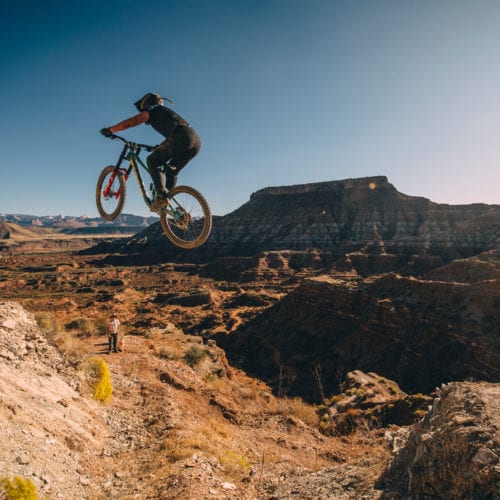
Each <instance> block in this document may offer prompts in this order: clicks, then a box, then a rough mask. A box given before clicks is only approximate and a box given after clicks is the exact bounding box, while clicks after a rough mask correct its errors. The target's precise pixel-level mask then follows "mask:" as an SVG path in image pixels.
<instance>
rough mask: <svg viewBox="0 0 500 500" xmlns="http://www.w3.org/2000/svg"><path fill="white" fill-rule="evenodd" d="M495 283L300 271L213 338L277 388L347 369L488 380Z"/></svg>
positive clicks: (492, 375)
mask: <svg viewBox="0 0 500 500" xmlns="http://www.w3.org/2000/svg"><path fill="white" fill-rule="evenodd" d="M499 304H500V282H499V281H498V280H486V281H482V282H472V283H455V282H441V281H440V282H433V281H426V280H420V279H415V278H411V277H410V278H408V277H402V276H399V275H396V274H394V273H389V274H385V275H382V276H378V277H372V278H368V279H365V280H361V281H342V280H338V279H333V278H331V277H329V276H321V277H318V278H308V279H305V280H304V281H303V282H302V283H301V285H300V286H298V287H297V288H296V289H295V290H294V291H292V292H291V293H290V294H288V295H287V296H285V297H284V298H283V299H282V300H281V301H280V302H279V303H278V304H276V305H275V306H273V307H271V308H270V309H267V310H266V311H264V312H263V313H261V315H259V316H257V318H256V319H254V320H253V321H251V322H250V323H248V324H247V325H246V326H244V327H243V328H241V329H240V331H239V332H236V333H233V334H232V335H231V336H229V337H227V338H226V337H221V338H220V339H219V340H218V342H220V343H223V344H224V345H225V347H226V349H227V351H228V353H229V355H230V359H232V360H233V361H235V362H240V363H242V365H243V366H244V367H245V368H246V369H248V370H250V371H251V372H252V373H256V374H258V375H260V376H262V377H264V378H266V379H267V380H269V381H271V382H272V383H274V385H275V387H278V386H280V387H281V388H282V389H283V388H286V389H287V390H288V391H289V392H290V393H292V394H298V395H301V396H304V397H306V398H308V399H314V397H317V396H318V390H317V389H318V387H317V386H318V384H317V381H315V380H314V377H313V375H312V373H311V370H312V368H313V367H315V366H320V367H321V373H322V384H323V386H324V392H325V393H326V394H332V393H334V392H336V391H337V390H338V385H339V381H340V380H341V379H342V378H343V376H344V375H345V373H346V372H348V371H352V370H356V369H359V370H363V371H366V372H368V371H373V372H376V373H378V374H380V375H383V376H384V377H388V378H390V379H392V380H396V381H397V382H398V384H399V385H400V386H401V387H402V389H403V390H405V391H408V392H424V393H427V392H429V391H432V390H433V389H434V387H436V386H438V385H440V384H441V383H442V382H449V381H453V380H464V379H465V378H467V377H474V378H475V379H478V380H487V381H496V380H499V378H500V370H499V367H500V358H499V355H498V352H499V345H498V342H499V341H498V339H499V338H500V330H499V328H500V325H499V324H498V308H499Z"/></svg>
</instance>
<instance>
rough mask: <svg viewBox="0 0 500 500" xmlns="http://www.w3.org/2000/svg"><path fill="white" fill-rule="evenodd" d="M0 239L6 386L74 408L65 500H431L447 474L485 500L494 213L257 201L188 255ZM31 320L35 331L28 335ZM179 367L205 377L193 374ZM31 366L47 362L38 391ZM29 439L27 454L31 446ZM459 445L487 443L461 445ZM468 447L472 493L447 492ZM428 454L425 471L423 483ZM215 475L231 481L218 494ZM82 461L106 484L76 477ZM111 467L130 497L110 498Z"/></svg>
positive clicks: (320, 188) (489, 477)
mask: <svg viewBox="0 0 500 500" xmlns="http://www.w3.org/2000/svg"><path fill="white" fill-rule="evenodd" d="M3 217H4V221H3V226H2V227H3V232H2V233H1V235H2V242H3V246H2V245H0V300H3V301H6V302H5V304H7V303H8V304H11V305H9V306H7V305H4V306H2V307H3V309H2V310H4V311H6V312H5V314H6V315H7V316H8V315H9V314H10V315H11V316H13V317H14V319H15V321H14V320H13V322H9V321H7V320H8V318H7V320H4V324H6V325H7V326H9V325H11V326H12V328H8V329H7V330H6V332H7V333H8V336H9V339H10V340H9V342H6V343H5V345H4V346H3V351H2V352H3V354H1V353H0V358H1V361H2V363H3V364H4V365H5V366H4V368H5V369H4V371H3V372H2V373H3V374H4V376H5V380H6V384H7V385H8V384H12V385H13V387H15V386H17V384H18V383H17V382H14V376H15V373H17V372H16V371H15V370H24V371H26V372H29V371H30V370H35V372H36V374H37V375H36V377H41V379H43V378H44V376H43V373H45V374H46V376H45V380H44V381H43V385H44V386H46V387H50V384H51V380H56V378H57V377H60V378H61V379H64V383H66V384H68V388H65V389H64V391H65V392H64V394H66V396H64V398H63V399H64V400H66V401H69V408H70V409H71V408H72V407H73V406H75V408H74V410H75V411H76V410H77V411H78V412H85V414H89V415H90V414H92V417H91V421H92V422H93V424H92V428H93V429H94V433H95V435H93V437H92V438H91V437H90V435H89V434H88V431H87V430H82V431H81V433H80V434H79V435H78V440H79V441H78V442H79V443H80V444H81V443H83V444H81V446H80V444H79V445H75V443H74V442H73V445H72V446H74V447H76V448H75V449H74V450H72V460H74V461H73V462H71V464H69V465H68V467H70V468H71V470H67V471H66V472H64V474H66V473H67V474H69V476H68V477H71V478H72V479H70V480H69V483H70V484H71V487H72V488H74V489H73V490H72V491H73V493H74V494H76V493H75V492H77V491H78V496H80V497H82V498H84V497H89V498H96V497H100V496H99V495H101V496H102V497H103V498H104V497H106V495H109V494H111V492H113V495H114V496H116V495H118V496H120V497H123V498H131V497H132V496H133V495H139V497H143V498H146V497H148V495H150V496H151V495H152V496H155V495H156V496H157V497H168V496H170V497H171V498H201V497H207V498H210V497H213V498H249V499H250V498H293V497H295V498H305V497H308V495H309V496H311V495H312V496H314V495H316V497H318V498H400V496H398V495H405V494H407V495H410V494H411V495H416V496H418V495H431V496H432V494H436V495H439V494H441V493H442V492H443V491H445V490H444V489H443V488H442V486H441V485H440V483H439V481H442V480H443V478H444V477H445V476H446V475H447V474H448V477H452V478H453V479H450V481H451V482H455V483H456V484H457V488H458V489H459V490H460V489H461V490H462V491H464V492H468V493H470V492H472V493H470V494H471V497H473V498H494V495H495V491H496V488H497V482H498V471H497V463H498V455H499V450H498V440H496V438H495V437H494V436H495V432H497V431H495V429H498V419H497V417H495V414H496V415H498V412H496V410H495V408H496V407H495V400H497V399H496V396H495V394H497V391H498V382H499V375H500V359H499V354H498V353H499V339H500V320H499V318H500V206H499V205H486V204H474V205H445V204H438V203H434V202H432V201H430V200H427V199H425V198H422V197H413V196H409V195H405V194H402V193H400V192H398V191H397V189H396V188H395V187H394V186H393V185H392V184H390V183H389V181H388V179H387V178H386V177H384V176H374V177H369V178H362V179H346V180H339V181H331V182H323V183H315V184H305V185H299V186H283V187H269V188H265V189H262V190H260V191H258V192H256V193H254V194H252V195H251V197H250V200H249V201H248V202H247V203H245V204H244V205H242V206H241V207H240V208H238V209H237V210H235V211H234V212H232V213H230V214H228V215H225V216H222V217H215V218H214V221H213V231H212V234H211V236H210V237H209V239H208V240H207V242H206V243H205V244H204V245H203V246H202V247H201V248H199V249H197V250H192V251H181V250H180V249H178V248H176V247H174V246H173V245H171V244H170V243H169V242H168V240H167V239H166V238H165V237H164V236H163V235H162V233H161V228H160V225H159V223H158V222H155V220H154V219H153V220H151V221H149V220H148V221H143V222H141V223H139V219H138V220H135V219H130V218H129V219H128V221H127V219H126V220H121V221H118V223H117V225H116V229H115V228H114V227H113V225H112V224H111V225H109V224H107V225H103V226H100V225H98V224H94V223H91V224H90V225H88V226H85V224H84V226H85V227H83V229H81V228H82V226H81V224H83V223H82V221H79V222H78V224H77V225H80V229H79V232H78V233H75V232H73V233H71V232H69V231H68V229H67V227H66V228H65V229H62V228H59V229H56V228H54V227H46V226H44V225H42V226H41V225H40V223H36V224H31V225H30V223H23V225H21V224H17V223H16V222H13V221H12V220H10V219H9V220H7V218H8V217H7V216H5V215H4V216H3ZM17 217H18V222H19V220H24V221H26V220H28V219H29V217H28V216H27V218H23V217H20V216H17ZM131 221H133V222H131ZM75 224H76V223H75V222H72V225H73V226H74V225H75ZM148 224H149V225H148ZM120 228H121V229H120ZM133 228H135V229H133ZM76 229H78V228H76ZM74 230H75V228H73V230H72V231H74ZM41 240H42V241H43V243H41V242H40V241H41ZM62 241H64V243H61V242H62ZM12 304H13V305H12ZM17 307H21V308H22V309H21V310H18V309H17ZM12 308H13V309H12ZM9 311H10V312H9ZM12 311H14V312H12ZM111 311H113V312H115V313H117V314H118V316H119V318H120V320H121V321H122V323H123V326H124V332H125V336H124V344H123V352H122V353H119V354H116V355H115V356H113V355H107V354H106V353H105V352H103V351H102V347H100V346H102V345H103V343H104V342H105V335H104V332H103V331H102V329H100V328H99V325H100V324H102V323H103V322H104V321H105V320H106V318H107V317H109V314H110V313H111ZM31 315H32V316H31ZM27 318H28V319H27ZM33 318H38V320H37V321H38V323H39V325H40V326H43V324H44V321H45V323H47V321H48V322H49V323H50V325H51V326H50V328H48V329H47V328H45V330H44V329H43V328H41V330H40V331H38V330H36V322H35V321H34V319H33ZM40 318H42V319H43V318H44V321H41V319H40ZM49 320H50V321H49ZM77 320H78V321H77ZM5 321H7V323H5ZM26 323H27V324H29V325H28V326H29V327H28V331H25V330H23V328H26V325H25V324H26ZM18 324H20V325H21V326H20V327H18V326H16V325H18ZM89 324H92V325H93V327H92V328H90V327H88V325H89ZM22 325H25V326H22ZM84 325H87V326H84ZM6 328H7V327H6ZM15 332H19V334H20V337H21V338H22V339H21V341H19V339H17V337H16V333H15ZM7 333H5V334H4V336H5V335H7ZM5 338H7V337H5ZM16 339H17V340H16ZM33 339H34V340H33ZM18 342H20V344H18ZM33 342H34V343H35V344H37V343H38V344H40V348H36V349H34V348H33V347H32V345H33ZM16 345H17V346H18V348H16V349H14V347H12V346H16ZM193 345H194V346H198V348H199V349H201V350H202V351H203V352H206V359H205V360H204V361H202V362H200V364H195V365H193V366H190V365H188V364H186V362H185V360H184V355H185V353H186V352H187V350H188V349H189V348H190V347H192V346H193ZM49 354H50V356H49ZM91 355H92V356H94V355H98V356H101V357H102V358H103V359H105V361H106V362H107V363H108V364H109V366H110V369H111V375H112V379H114V382H115V384H116V390H115V393H114V395H113V398H112V400H111V403H109V405H101V404H98V403H97V402H95V401H93V400H92V399H91V398H89V397H88V394H86V392H85V386H84V385H82V383H79V384H76V383H75V380H79V377H80V375H79V373H80V372H79V366H80V364H81V362H82V360H83V359H85V358H86V357H88V356H91ZM47 356H49V357H50V358H51V359H56V357H57V360H58V361H57V363H56V366H58V368H57V370H56V371H55V372H54V371H53V370H54V367H53V366H52V365H53V363H52V362H50V361H49V358H48V357H47ZM26 363H27V364H26ZM7 367H10V368H9V370H11V371H9V374H8V375H7ZM139 367H140V368H139ZM30 373H31V372H30ZM130 374H132V376H129V375H130ZM7 377H10V378H7ZM36 377H35V375H33V380H35V379H36V380H38V378H36ZM57 384H59V385H60V386H61V387H62V385H61V384H63V381H58V382H57ZM75 384H76V385H75ZM4 387H5V384H4ZM34 390H35V389H32V388H29V389H28V391H34ZM47 390H48V389H47ZM71 391H73V392H71ZM16 394H17V396H16V397H18V398H22V391H21V392H19V393H17V392H16ZM464 394H465V395H469V396H464ZM471 395H473V397H474V398H476V399H477V401H478V403H477V404H476V405H475V406H474V408H472V409H471V408H469V407H468V406H467V403H466V401H467V399H470V398H471V397H472V396H471ZM28 396H29V393H28ZM11 397H13V396H12V395H11V394H10V393H9V392H7V391H5V392H4V393H3V394H2V398H3V400H4V401H10V398H11ZM47 397H48V396H47ZM49 399H50V398H49ZM16 401H17V402H15V401H14V402H12V401H11V402H9V403H8V404H9V405H10V406H11V407H12V408H14V411H11V410H8V406H7V407H6V408H7V410H5V415H4V416H5V418H4V422H5V425H6V427H5V429H7V431H6V432H11V433H12V434H13V435H16V436H18V435H19V436H20V434H19V432H20V431H19V427H16V425H18V424H16V412H17V416H19V415H21V414H22V415H23V418H25V417H26V419H27V421H28V428H30V425H29V421H30V420H29V417H28V416H27V415H25V414H24V413H23V410H21V407H23V406H24V405H28V400H27V399H26V400H23V402H19V401H21V400H19V399H18V400H16ZM166 401H168V403H166ZM440 401H441V402H440ZM464 401H465V402H464ZM299 402H300V403H299ZM40 404H42V403H40ZM43 404H45V403H43ZM16 405H20V407H18V406H16ZM54 405H55V406H54V407H55V408H58V407H60V406H61V404H60V403H59V404H58V402H57V401H55V402H54ZM162 405H163V406H165V405H166V406H165V408H163V407H162ZM26 408H28V406H26ZM64 408H67V407H64ZM58 409H59V410H60V408H58ZM429 409H431V410H430V412H429ZM64 411H66V410H64ZM67 411H68V412H69V411H70V410H67ZM59 413H60V411H59ZM427 415H429V416H427ZM450 415H451V416H450ZM455 417H456V420H453V419H454V418H455ZM89 418H90V417H89ZM450 419H451V420H453V422H454V423H453V427H454V429H455V430H456V432H457V434H456V438H455V437H453V438H452V439H453V440H455V439H456V446H455V445H454V446H455V447H454V448H453V449H452V447H450V449H449V450H448V451H449V453H450V454H451V455H453V453H455V455H453V456H454V457H455V458H454V459H453V460H455V461H448V462H447V459H446V458H445V455H446V450H444V451H443V452H442V453H440V448H443V446H442V444H441V443H442V442H443V441H442V440H443V439H445V438H442V437H441V436H442V435H444V436H448V434H446V432H447V430H446V429H448V427H449V425H450V424H449V422H450ZM31 422H32V424H33V426H34V427H33V428H31V430H30V431H29V432H32V433H34V434H37V432H38V431H36V426H37V425H42V426H43V424H42V423H40V422H39V423H36V422H34V421H33V420H32V421H31ZM433 422H434V423H433ZM13 426H14V427H13ZM433 426H434V427H433ZM468 426H476V427H478V428H480V429H482V430H481V431H480V432H479V433H476V434H474V433H469V434H467V436H468V437H467V439H466V440H465V441H461V439H462V437H463V435H464V432H465V431H466V430H467V428H468ZM43 432H48V431H47V430H45V431H43ZM55 432H56V431H55V429H52V428H51V429H50V433H52V434H53V433H55ZM68 432H69V431H68ZM50 433H49V434H50ZM63 434H64V432H63V433H62V434H61V435H59V434H58V435H57V436H56V437H50V436H48V437H46V439H55V440H56V442H57V443H58V445H57V446H59V444H60V443H61V442H62V443H63V444H62V445H61V447H60V448H58V450H59V451H58V452H57V453H60V457H61V460H62V462H64V460H63V458H62V457H63V456H64V449H65V445H64V442H65V441H64V439H65V438H64V436H66V434H64V436H63ZM90 434H92V432H90ZM207 434H208V436H207ZM428 434H432V435H433V436H435V438H436V440H437V441H436V444H434V441H433V440H432V439H430V438H427V437H425V436H427V435H428ZM96 436H97V437H98V439H96ZM106 436H107V437H106ZM461 436H462V437H461ZM128 437H130V438H131V439H130V440H129V441H127V440H128ZM4 438H5V435H4V436H3V439H4ZM20 442H24V441H23V440H22V439H21V441H20ZM131 443H134V445H133V446H132V444H131ZM453 443H455V441H453ZM174 444H175V446H176V447H177V448H176V449H175V450H174V449H173V446H174ZM216 444H217V446H216ZM129 445H130V446H129ZM67 446H69V445H67V444H66V447H67ZM467 446H468V449H469V452H468V453H467V454H466V460H467V462H466V463H465V465H464V464H462V465H461V466H460V467H462V466H463V467H466V466H467V467H468V466H469V465H470V467H471V468H472V469H473V470H474V471H475V473H474V474H475V475H471V476H470V478H469V482H468V483H467V481H465V480H464V481H462V480H461V479H460V480H459V478H458V476H457V475H455V472H453V471H452V469H456V468H457V466H456V464H457V463H458V462H459V461H460V456H461V454H462V455H463V456H465V455H464V454H463V453H461V451H460V450H463V449H464V447H467ZM41 447H42V448H43V445H41ZM45 447H47V446H46V445H45ZM7 448H8V447H4V450H7ZM21 448H22V449H21ZM179 448H182V449H183V450H184V451H185V454H183V455H182V457H181V456H179V457H178V458H176V459H175V460H173V461H172V460H171V458H172V457H173V456H177V455H176V453H177V452H178V451H179V450H178V449H179ZM424 448H425V450H428V451H426V453H429V454H432V457H433V458H432V460H433V463H435V464H436V463H437V464H441V465H440V466H439V467H438V471H437V472H436V471H434V473H433V474H431V473H429V475H428V476H425V477H424V475H423V474H421V468H422V462H421V460H422V458H421V454H422V450H423V449H424ZM8 450H9V451H8V457H10V458H9V460H10V461H9V460H5V461H4V462H5V463H4V464H3V467H4V469H6V470H11V471H12V473H15V474H20V473H21V472H23V471H25V470H27V469H30V465H29V463H32V464H35V465H36V467H35V469H36V471H34V473H35V474H34V477H35V479H34V480H35V482H36V484H37V486H38V487H39V488H41V489H42V490H43V491H46V492H47V493H50V494H54V493H55V492H56V491H64V488H65V487H66V488H69V486H65V485H64V482H63V481H61V480H59V479H57V476H58V473H60V474H61V478H63V477H66V476H64V474H63V472H62V469H61V470H59V469H57V467H56V468H55V469H54V470H50V471H48V470H45V471H44V470H42V469H43V467H42V466H41V465H40V464H41V463H42V461H41V456H40V457H35V455H36V454H37V453H38V452H36V451H35V450H34V449H31V448H30V447H29V443H28V442H25V444H24V445H23V446H18V447H10V448H8ZM418 450H420V451H418ZM454 450H455V451H454ZM229 452H230V453H229ZM6 453H7V452H6ZM228 453H229V455H231V453H232V455H231V456H232V457H233V462H238V461H239V462H238V463H239V465H235V464H234V463H233V471H232V472H231V471H230V470H229V469H230V467H229V466H228V458H227V457H228ZM26 454H27V455H28V456H29V463H28V464H21V463H19V460H18V458H19V457H22V458H25V455H26ZM451 455H450V456H451ZM6 456H7V455H6ZM58 456H59V455H58ZM97 456H98V457H101V458H99V459H98V462H99V464H100V468H101V469H102V470H98V468H96V467H92V466H90V465H89V464H90V463H91V462H92V460H97V459H96V457H97ZM429 456H431V455H429ZM169 457H170V458H169ZM224 457H225V458H224ZM235 457H237V458H235ZM457 457H458V458H457ZM495 457H496V458H495ZM113 460H115V461H116V460H118V461H119V463H120V464H121V467H124V468H126V469H127V470H130V471H131V474H130V477H124V475H121V477H116V475H115V476H113V473H112V462H113ZM21 461H23V460H21ZM224 461H226V462H224ZM247 463H248V467H247V465H245V466H242V465H241V464H247ZM13 464H14V465H13ZM85 464H87V465H85ZM453 464H454V465H453ZM467 464H469V465H467ZM145 466H146V467H147V468H148V470H149V471H150V476H148V480H147V481H145V480H144V478H143V479H140V477H141V473H140V471H141V469H142V470H143V469H144V467H145ZM61 467H63V465H61ZM460 467H458V469H460ZM58 470H59V472H58ZM103 471H107V472H103ZM417 472H418V474H420V475H418V474H417ZM49 476H50V477H49ZM201 477H203V478H204V481H205V482H206V485H205V486H203V485H202V484H201V483H202V482H200V481H199V478H201ZM44 478H45V480H46V481H45V480H44ZM196 478H198V480H197V479H196ZM485 478H486V479H485ZM66 482H67V481H66ZM443 484H445V483H443ZM167 486H168V487H167ZM66 491H70V490H66ZM432 492H434V493H432ZM92 495H93V496H92ZM162 495H163V496H162ZM474 495H476V496H474ZM488 495H490V496H488Z"/></svg>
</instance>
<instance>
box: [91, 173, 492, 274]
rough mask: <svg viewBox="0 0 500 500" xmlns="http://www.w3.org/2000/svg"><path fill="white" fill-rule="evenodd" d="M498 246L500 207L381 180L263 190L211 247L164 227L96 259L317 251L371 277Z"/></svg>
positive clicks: (216, 234)
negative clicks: (175, 238)
mask: <svg viewBox="0 0 500 500" xmlns="http://www.w3.org/2000/svg"><path fill="white" fill-rule="evenodd" d="M498 246H500V206H499V205H485V204H473V205H446V204H438V203H433V202H432V201H430V200H428V199H426V198H421V197H415V196H407V195H405V194H402V193H400V192H398V191H397V189H396V188H395V187H394V186H393V185H392V184H390V183H389V182H388V180H387V178H386V177H383V176H375V177H368V178H360V179H347V180H340V181H332V182H321V183H315V184H303V185H297V186H287V187H274V188H272V187H271V188H265V189H262V190H260V191H257V192H256V193H253V194H252V195H251V197H250V200H249V201H248V202H247V203H245V204H244V205H242V206H241V207H240V208H238V209H237V210H235V211H234V212H232V213H230V214H228V215H225V216H223V217H215V218H214V222H213V229H212V234H211V236H210V238H209V239H208V241H207V242H206V243H205V244H204V245H203V246H202V247H201V248H199V249H197V250H195V251H188V252H186V251H179V249H177V248H175V247H174V246H173V245H172V244H170V243H169V242H168V241H167V239H166V238H165V237H163V236H162V233H161V230H160V227H159V225H158V224H157V225H153V226H151V227H150V228H148V229H146V230H145V231H143V232H141V233H140V234H138V235H136V236H134V237H133V238H130V239H128V240H126V241H122V242H120V243H119V244H113V245H112V246H110V245H102V246H100V247H98V248H96V249H95V250H94V252H96V253H98V252H102V253H113V252H119V253H123V254H126V255H128V258H129V260H130V259H132V260H134V259H136V260H139V261H142V262H144V261H145V260H146V261H162V260H163V261H164V260H169V259H174V258H180V259H186V260H191V261H194V260H205V261H206V260H213V259H214V258H215V257H218V256H219V257H220V256H229V255H231V256H252V255H255V254H257V253H259V252H262V251H269V250H283V249H287V250H307V249H312V248H314V249H317V250H320V251H321V252H327V253H329V254H331V255H332V256H333V257H334V258H336V259H337V258H340V257H343V256H344V255H346V254H347V257H346V259H347V264H345V265H348V266H350V265H354V266H355V267H357V268H359V271H360V272H362V273H363V274H365V275H367V274H370V273H373V272H385V271H391V270H392V271H398V272H400V273H402V274H415V273H420V272H424V271H426V270H430V269H432V268H435V267H438V266H440V265H443V264H445V263H447V262H449V261H451V260H453V259H457V258H463V257H469V256H471V255H475V254H478V253H480V252H483V251H486V250H489V249H493V248H497V247H498Z"/></svg>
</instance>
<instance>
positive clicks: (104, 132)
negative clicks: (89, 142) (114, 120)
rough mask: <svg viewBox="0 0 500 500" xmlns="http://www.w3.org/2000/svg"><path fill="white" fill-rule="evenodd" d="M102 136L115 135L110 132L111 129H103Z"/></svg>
mask: <svg viewBox="0 0 500 500" xmlns="http://www.w3.org/2000/svg"><path fill="white" fill-rule="evenodd" d="M101 134H102V135H103V136H104V137H111V136H112V135H113V132H111V130H109V128H102V129H101Z"/></svg>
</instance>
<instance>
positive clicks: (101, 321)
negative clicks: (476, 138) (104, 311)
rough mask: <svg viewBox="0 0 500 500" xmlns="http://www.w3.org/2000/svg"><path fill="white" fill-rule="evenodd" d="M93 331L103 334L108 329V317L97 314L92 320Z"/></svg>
mask: <svg viewBox="0 0 500 500" xmlns="http://www.w3.org/2000/svg"><path fill="white" fill-rule="evenodd" d="M94 329H95V333H98V334H101V335H102V334H103V333H106V332H107V331H108V318H106V317H104V316H99V317H98V318H96V319H95V320H94Z"/></svg>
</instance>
